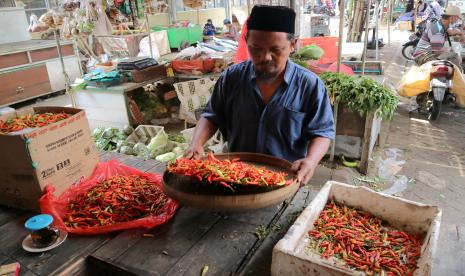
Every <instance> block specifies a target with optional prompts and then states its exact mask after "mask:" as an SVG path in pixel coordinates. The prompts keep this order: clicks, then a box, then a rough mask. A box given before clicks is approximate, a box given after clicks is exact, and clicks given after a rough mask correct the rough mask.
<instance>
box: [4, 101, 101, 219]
mask: <svg viewBox="0 0 465 276" xmlns="http://www.w3.org/2000/svg"><path fill="white" fill-rule="evenodd" d="M44 112H54V113H58V112H66V113H68V114H73V115H72V116H71V117H69V118H67V119H65V120H62V121H59V122H56V123H53V124H50V125H48V126H45V127H42V128H34V129H27V130H23V131H20V132H15V133H13V134H8V135H0V151H1V152H2V158H1V159H0V194H1V195H2V196H1V197H0V204H3V205H8V206H13V207H17V208H21V209H28V210H39V204H38V199H39V198H40V196H41V195H42V192H43V188H44V187H45V186H46V185H48V184H52V185H53V186H54V187H55V194H56V195H59V194H61V193H62V192H63V191H64V190H65V189H66V188H67V187H69V186H70V185H71V184H73V183H76V182H78V181H79V180H81V178H83V177H88V176H90V175H91V173H92V172H93V170H94V167H95V165H96V164H97V163H98V162H99V157H98V153H97V151H96V149H95V143H94V141H93V140H92V138H91V133H90V129H89V123H88V121H87V118H86V115H85V112H84V111H83V110H81V109H76V108H68V107H35V108H31V109H26V110H21V111H17V112H14V113H11V114H6V115H3V116H0V120H6V119H8V118H12V117H16V116H21V115H25V114H31V113H44Z"/></svg>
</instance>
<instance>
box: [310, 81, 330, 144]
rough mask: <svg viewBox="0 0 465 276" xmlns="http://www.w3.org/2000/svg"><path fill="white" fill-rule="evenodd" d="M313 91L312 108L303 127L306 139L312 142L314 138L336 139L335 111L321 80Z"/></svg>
mask: <svg viewBox="0 0 465 276" xmlns="http://www.w3.org/2000/svg"><path fill="white" fill-rule="evenodd" d="M312 88H313V90H315V91H312V93H311V95H312V97H311V98H310V102H309V105H310V108H309V112H308V113H307V116H306V119H305V121H304V126H303V135H304V138H305V139H307V140H310V139H311V138H313V137H326V138H329V139H334V137H335V135H336V134H335V129H334V120H333V111H332V108H331V103H330V101H329V96H328V93H327V92H326V87H325V86H324V84H323V82H322V81H321V80H320V79H317V83H316V85H315V86H313V87H312Z"/></svg>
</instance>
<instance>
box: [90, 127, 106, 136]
mask: <svg viewBox="0 0 465 276" xmlns="http://www.w3.org/2000/svg"><path fill="white" fill-rule="evenodd" d="M104 131H105V128H103V127H98V128H96V129H94V131H93V132H92V137H94V138H95V139H99V138H100V137H102V134H103V132H104Z"/></svg>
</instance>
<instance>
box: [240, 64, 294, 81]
mask: <svg viewBox="0 0 465 276" xmlns="http://www.w3.org/2000/svg"><path fill="white" fill-rule="evenodd" d="M249 62H250V65H251V71H252V72H251V74H250V80H255V79H256V78H257V75H256V74H255V66H254V65H253V63H252V61H249ZM294 69H295V63H294V62H292V61H291V60H290V59H288V60H287V64H286V69H285V71H284V82H285V83H286V84H287V85H289V84H290V82H291V77H292V73H293V72H294Z"/></svg>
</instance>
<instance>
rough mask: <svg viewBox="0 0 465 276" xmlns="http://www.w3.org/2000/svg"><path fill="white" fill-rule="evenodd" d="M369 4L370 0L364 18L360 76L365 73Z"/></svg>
mask: <svg viewBox="0 0 465 276" xmlns="http://www.w3.org/2000/svg"><path fill="white" fill-rule="evenodd" d="M370 6H371V0H368V6H367V12H366V18H365V41H364V43H363V56H362V76H363V75H365V62H366V59H367V44H368V27H369V25H370Z"/></svg>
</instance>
